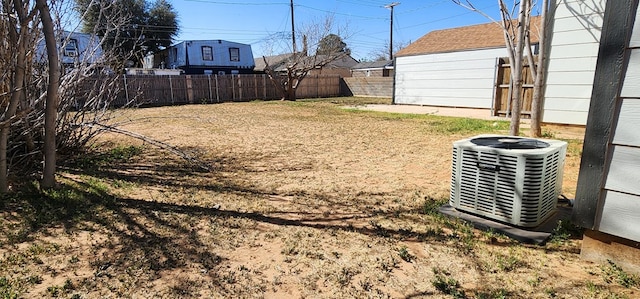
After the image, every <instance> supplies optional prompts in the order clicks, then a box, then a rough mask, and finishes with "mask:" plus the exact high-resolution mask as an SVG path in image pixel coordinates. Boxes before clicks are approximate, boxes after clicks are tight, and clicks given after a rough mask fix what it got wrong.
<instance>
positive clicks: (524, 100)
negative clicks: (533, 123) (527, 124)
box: [492, 57, 537, 118]
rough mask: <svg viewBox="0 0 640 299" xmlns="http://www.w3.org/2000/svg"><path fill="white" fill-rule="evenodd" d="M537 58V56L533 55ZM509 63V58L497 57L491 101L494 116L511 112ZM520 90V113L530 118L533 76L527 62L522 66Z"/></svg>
mask: <svg viewBox="0 0 640 299" xmlns="http://www.w3.org/2000/svg"><path fill="white" fill-rule="evenodd" d="M534 59H536V60H537V57H534ZM510 81H511V64H509V58H507V57H504V58H498V59H497V63H496V83H495V84H496V85H495V97H494V102H493V111H492V113H493V115H494V116H507V115H509V114H510V113H511V103H510V99H511V88H510V84H509V82H510ZM522 82H523V84H522V90H521V91H520V107H521V112H520V115H521V116H522V117H526V118H531V102H532V100H533V77H532V76H531V71H530V70H529V64H525V65H524V67H523V68H522Z"/></svg>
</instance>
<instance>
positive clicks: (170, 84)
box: [169, 75, 173, 105]
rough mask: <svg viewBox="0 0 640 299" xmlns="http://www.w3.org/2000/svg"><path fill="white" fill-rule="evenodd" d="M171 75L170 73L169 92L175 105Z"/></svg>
mask: <svg viewBox="0 0 640 299" xmlns="http://www.w3.org/2000/svg"><path fill="white" fill-rule="evenodd" d="M171 77H172V76H171V75H169V92H170V93H171V105H173V83H172V82H171Z"/></svg>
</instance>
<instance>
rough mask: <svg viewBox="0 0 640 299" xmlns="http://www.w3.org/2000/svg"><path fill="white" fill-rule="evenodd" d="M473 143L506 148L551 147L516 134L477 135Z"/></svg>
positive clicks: (472, 140)
mask: <svg viewBox="0 0 640 299" xmlns="http://www.w3.org/2000/svg"><path fill="white" fill-rule="evenodd" d="M471 143H473V144H475V145H481V146H488V147H493V148H505V149H537V148H547V147H549V143H546V142H544V141H541V140H537V139H531V138H521V137H514V136H492V137H476V138H473V139H471Z"/></svg>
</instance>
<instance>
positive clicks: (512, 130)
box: [509, 0, 528, 136]
mask: <svg viewBox="0 0 640 299" xmlns="http://www.w3.org/2000/svg"><path fill="white" fill-rule="evenodd" d="M527 6H528V0H524V1H522V2H520V9H519V11H518V24H517V26H518V27H517V32H516V44H515V49H514V50H515V51H514V55H513V56H514V61H512V62H511V67H512V69H511V79H512V82H513V90H514V93H512V95H511V102H512V104H511V124H510V126H509V134H511V135H513V136H517V135H518V134H519V133H520V113H521V106H522V105H521V100H522V65H523V50H524V34H525V21H526V19H525V12H526V11H527V9H526V8H527Z"/></svg>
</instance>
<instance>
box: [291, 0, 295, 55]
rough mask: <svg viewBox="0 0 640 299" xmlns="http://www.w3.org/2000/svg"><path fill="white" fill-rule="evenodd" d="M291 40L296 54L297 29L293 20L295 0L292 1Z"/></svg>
mask: <svg viewBox="0 0 640 299" xmlns="http://www.w3.org/2000/svg"><path fill="white" fill-rule="evenodd" d="M291 40H292V41H293V44H292V46H293V54H296V29H295V22H294V20H293V0H291Z"/></svg>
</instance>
